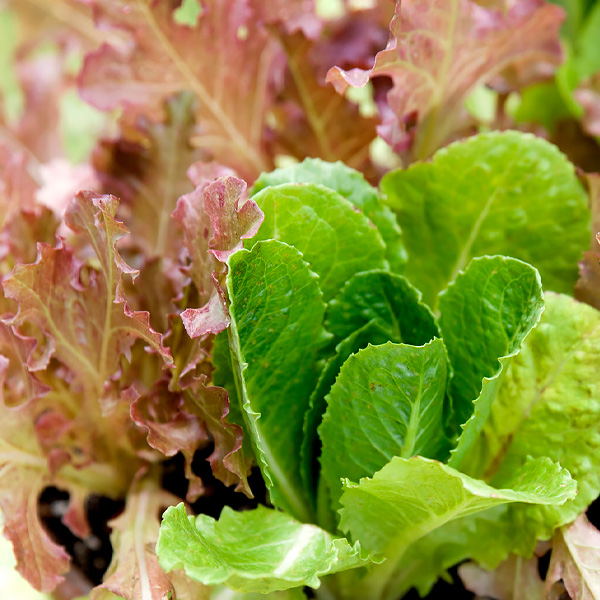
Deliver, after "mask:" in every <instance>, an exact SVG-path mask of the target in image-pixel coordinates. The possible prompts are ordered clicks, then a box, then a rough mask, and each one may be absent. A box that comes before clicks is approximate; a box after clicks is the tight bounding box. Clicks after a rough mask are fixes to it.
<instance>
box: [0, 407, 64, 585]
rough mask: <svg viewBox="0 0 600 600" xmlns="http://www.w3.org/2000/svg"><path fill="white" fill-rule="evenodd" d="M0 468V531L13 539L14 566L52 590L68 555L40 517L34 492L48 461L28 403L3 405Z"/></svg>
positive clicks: (37, 491)
mask: <svg viewBox="0 0 600 600" xmlns="http://www.w3.org/2000/svg"><path fill="white" fill-rule="evenodd" d="M0 471H1V473H2V486H1V487H0V507H1V508H2V512H3V513H4V532H3V533H4V535H5V536H6V537H7V538H8V539H9V540H10V541H11V542H12V545H13V550H14V553H15V557H16V560H17V570H18V571H19V573H21V575H22V576H23V577H24V578H25V579H27V581H28V582H29V583H30V584H31V585H32V586H33V587H35V588H36V589H37V590H40V591H42V592H50V591H52V590H53V589H54V588H55V587H56V586H57V585H58V584H59V583H60V582H61V581H62V580H63V577H62V574H64V573H65V572H66V571H67V570H68V568H69V562H70V557H69V555H68V554H67V552H66V550H65V549H64V548H63V547H62V546H59V545H58V544H56V543H54V542H53V541H52V540H51V539H50V536H49V535H48V533H47V532H46V530H45V529H44V527H43V526H42V523H41V521H40V519H39V517H38V509H37V504H38V496H39V494H40V493H41V491H42V489H43V488H44V487H45V485H46V477H47V464H46V459H45V457H44V456H43V455H42V453H41V451H40V448H39V445H38V444H37V441H36V438H35V432H34V430H33V425H32V423H31V414H30V411H29V410H28V409H27V407H18V408H7V407H6V406H2V426H1V428H0Z"/></svg>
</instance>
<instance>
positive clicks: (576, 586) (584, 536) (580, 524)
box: [546, 515, 600, 600]
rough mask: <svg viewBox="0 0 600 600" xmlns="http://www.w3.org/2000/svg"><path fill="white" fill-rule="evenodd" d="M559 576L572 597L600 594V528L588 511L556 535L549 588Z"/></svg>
mask: <svg viewBox="0 0 600 600" xmlns="http://www.w3.org/2000/svg"><path fill="white" fill-rule="evenodd" d="M560 580H562V581H563V584H564V586H565V588H566V590H567V592H568V593H569V596H570V597H571V598H577V599H578V600H597V599H598V598H600V531H598V530H597V529H596V528H595V527H594V526H593V525H592V524H591V523H590V522H589V521H588V520H587V518H586V516H585V515H580V516H579V517H577V519H576V520H575V522H574V523H572V524H571V525H569V526H565V527H561V528H560V529H559V530H558V531H557V532H556V535H555V537H554V546H553V549H552V558H551V560H550V566H549V567H548V574H547V576H546V591H548V590H549V588H550V586H551V585H552V584H554V583H555V582H557V581H560Z"/></svg>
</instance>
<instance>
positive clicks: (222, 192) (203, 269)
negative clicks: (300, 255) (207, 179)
mask: <svg viewBox="0 0 600 600" xmlns="http://www.w3.org/2000/svg"><path fill="white" fill-rule="evenodd" d="M245 189H246V184H245V183H244V182H243V181H241V180H240V179H236V178H235V177H222V178H220V179H218V180H217V181H215V182H213V183H211V184H209V185H207V186H199V187H198V188H197V189H196V190H195V191H194V192H192V193H191V194H187V195H186V196H182V197H181V198H180V199H179V202H178V203H177V209H176V211H175V212H174V213H173V217H174V218H175V219H176V220H177V221H178V222H179V225H180V227H181V228H182V230H183V235H184V241H185V245H186V247H187V250H188V254H189V256H190V261H191V262H190V267H189V273H190V276H191V278H192V281H193V282H194V284H195V286H196V288H197V290H198V293H199V296H200V302H201V303H204V305H203V306H202V307H201V308H198V309H192V308H188V309H187V310H185V311H184V312H183V313H182V314H181V318H182V319H183V323H184V325H185V328H186V331H187V332H188V334H189V336H190V337H192V338H198V337H201V336H203V335H205V334H207V333H214V334H216V333H219V332H221V331H223V329H225V328H226V327H227V326H228V324H229V314H228V312H227V307H226V305H225V295H224V292H223V290H222V288H221V285H220V282H219V277H220V276H221V275H223V274H224V272H225V269H226V267H225V265H224V264H223V263H224V262H225V261H226V260H227V258H228V257H229V256H230V255H231V254H232V253H234V252H236V251H237V250H239V249H241V248H242V245H243V240H244V239H249V238H252V237H254V235H256V232H257V231H258V228H259V227H260V225H261V223H262V220H263V213H262V211H261V210H260V208H258V206H257V204H256V203H255V202H254V201H253V200H246V201H245V202H242V201H241V196H242V194H243V193H244V191H245Z"/></svg>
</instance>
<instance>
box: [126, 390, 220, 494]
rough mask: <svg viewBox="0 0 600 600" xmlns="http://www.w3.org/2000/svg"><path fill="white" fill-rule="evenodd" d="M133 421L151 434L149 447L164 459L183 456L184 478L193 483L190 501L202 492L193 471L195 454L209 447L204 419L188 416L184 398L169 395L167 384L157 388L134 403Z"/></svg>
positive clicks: (174, 394)
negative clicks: (178, 455) (160, 453)
mask: <svg viewBox="0 0 600 600" xmlns="http://www.w3.org/2000/svg"><path fill="white" fill-rule="evenodd" d="M131 418H132V419H133V420H134V421H135V423H136V424H137V425H139V426H140V427H143V428H144V429H146V430H147V431H148V437H147V439H148V444H149V445H150V446H151V447H152V448H155V449H156V450H158V451H159V452H162V454H164V455H165V456H175V454H177V452H181V453H182V454H183V456H184V458H185V474H186V477H187V479H188V481H189V482H190V491H189V492H188V498H187V499H188V501H190V502H193V501H194V500H196V499H197V497H198V496H199V495H200V494H201V492H202V491H203V488H202V481H201V480H200V478H199V477H198V476H197V475H195V474H194V472H193V470H192V461H193V459H194V453H195V452H196V450H198V449H199V448H201V447H203V446H205V445H206V443H207V442H208V436H207V433H206V430H205V427H204V423H203V421H202V419H200V418H198V416H197V415H195V414H192V413H191V412H188V411H187V410H186V408H185V402H184V398H183V396H182V395H181V394H176V393H170V392H169V391H168V388H167V385H166V383H162V384H158V385H157V386H156V387H155V388H154V389H153V390H152V391H151V392H150V393H149V394H146V395H143V396H140V395H138V397H137V398H136V399H135V400H134V401H133V402H132V403H131Z"/></svg>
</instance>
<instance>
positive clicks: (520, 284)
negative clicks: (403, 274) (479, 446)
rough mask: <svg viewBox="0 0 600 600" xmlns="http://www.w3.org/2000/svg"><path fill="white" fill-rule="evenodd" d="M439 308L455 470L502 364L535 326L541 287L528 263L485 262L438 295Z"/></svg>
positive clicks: (483, 413) (486, 258) (475, 432)
mask: <svg viewBox="0 0 600 600" xmlns="http://www.w3.org/2000/svg"><path fill="white" fill-rule="evenodd" d="M439 307H440V313H441V317H440V328H441V330H442V335H443V339H444V343H445V344H446V348H447V350H448V357H449V358H450V364H451V365H452V370H453V373H452V378H451V381H450V396H451V398H452V409H453V415H452V418H453V421H454V422H453V428H454V430H455V431H457V430H458V428H459V427H460V426H462V427H463V431H462V433H461V436H460V439H459V443H458V446H457V447H456V448H455V449H454V450H453V454H452V458H451V460H450V463H449V464H450V465H451V466H452V467H454V468H459V466H460V462H461V460H462V459H463V457H464V456H465V454H466V453H467V452H468V451H469V449H470V448H471V446H472V445H473V443H474V442H475V439H476V438H477V435H478V433H479V432H480V431H481V428H482V427H483V424H484V423H485V420H486V419H487V416H488V415H489V412H490V408H491V405H492V402H493V401H494V398H495V396H496V394H497V391H498V387H499V385H500V384H501V381H502V374H503V372H504V370H505V369H506V366H507V364H508V363H509V362H510V360H511V358H512V357H513V356H515V355H516V354H518V352H519V350H520V349H521V346H522V344H523V341H524V340H525V338H526V337H527V335H528V334H529V332H530V331H531V330H532V329H533V328H534V327H535V326H536V325H537V323H538V321H539V320H540V316H541V314H542V312H543V310H544V299H543V293H542V283H541V281H540V276H539V274H538V272H537V271H536V270H535V269H534V268H533V267H531V266H530V265H528V264H527V263H524V262H522V261H520V260H517V259H514V258H507V257H504V256H491V257H490V256H484V257H481V258H476V259H473V260H472V261H471V263H470V264H469V266H468V267H467V269H466V270H465V271H464V272H463V273H460V274H459V275H458V277H457V278H456V280H455V281H454V283H452V284H451V285H450V286H449V287H448V289H447V290H446V291H444V292H442V294H441V295H440V303H439Z"/></svg>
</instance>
